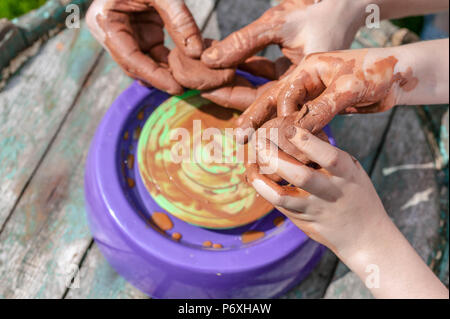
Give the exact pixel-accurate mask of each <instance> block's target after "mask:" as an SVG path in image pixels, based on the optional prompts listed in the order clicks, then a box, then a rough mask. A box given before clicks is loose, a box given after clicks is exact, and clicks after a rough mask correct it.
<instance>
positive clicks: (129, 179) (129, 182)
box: [127, 177, 136, 188]
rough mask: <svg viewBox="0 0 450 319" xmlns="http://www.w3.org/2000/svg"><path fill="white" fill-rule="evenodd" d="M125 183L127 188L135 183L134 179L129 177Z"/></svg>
mask: <svg viewBox="0 0 450 319" xmlns="http://www.w3.org/2000/svg"><path fill="white" fill-rule="evenodd" d="M127 184H128V187H129V188H133V187H134V186H135V185H136V183H135V181H134V179H132V178H131V177H128V178H127Z"/></svg>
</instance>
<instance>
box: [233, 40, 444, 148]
mask: <svg viewBox="0 0 450 319" xmlns="http://www.w3.org/2000/svg"><path fill="white" fill-rule="evenodd" d="M433 52H434V53H433ZM436 52H439V54H436ZM429 56H433V57H434V59H433V61H431V60H430V59H429ZM447 68H448V39H445V40H435V41H428V42H422V43H417V44H411V45H405V46H401V47H394V48H380V49H361V50H350V51H337V52H329V53H317V54H312V55H309V56H308V57H306V58H305V59H304V60H303V61H302V63H301V64H300V65H299V66H298V67H297V68H296V69H295V70H294V71H292V72H291V73H290V74H289V76H287V77H286V78H284V79H282V80H280V81H278V83H277V84H276V85H273V86H272V87H271V88H270V89H269V90H267V91H266V92H264V94H262V95H261V96H260V97H259V98H258V99H257V100H256V101H255V102H254V103H253V104H252V105H251V106H250V107H249V108H248V109H247V110H246V111H245V112H244V113H243V114H242V115H241V117H240V118H239V119H238V121H237V124H238V127H240V128H241V129H243V131H246V129H249V128H253V129H256V128H258V127H260V126H261V125H263V124H264V123H265V122H266V121H269V120H270V119H272V118H273V117H274V116H275V115H276V116H278V117H281V118H285V119H286V120H287V122H289V123H290V124H294V125H297V126H299V127H302V128H304V129H307V130H309V131H310V132H312V133H313V134H317V133H318V132H320V130H321V129H322V128H323V127H324V126H325V125H326V124H327V123H328V122H329V121H330V120H331V119H332V118H333V117H334V116H335V115H336V114H338V113H371V112H380V111H385V110H388V109H390V108H391V107H393V106H394V105H397V104H413V105H415V104H421V103H426V104H438V103H446V101H448V86H447V84H448V70H447ZM277 121H278V122H279V125H277V127H283V126H285V125H284V124H282V123H283V120H281V119H278V120H277ZM242 135H244V134H242ZM241 138H242V139H243V140H245V137H244V136H241ZM279 146H280V147H281V148H282V149H284V148H283V145H281V144H280V145H279Z"/></svg>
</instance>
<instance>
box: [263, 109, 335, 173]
mask: <svg viewBox="0 0 450 319" xmlns="http://www.w3.org/2000/svg"><path fill="white" fill-rule="evenodd" d="M303 116H304V115H303V114H302V113H301V112H295V113H293V114H291V115H288V116H285V117H277V118H274V119H272V120H270V121H267V122H266V123H265V124H264V125H263V126H262V127H261V128H265V129H266V130H269V129H274V128H276V129H278V141H277V143H276V141H272V142H273V143H274V144H276V145H277V146H278V147H279V148H280V149H281V150H282V151H284V152H285V153H286V154H288V155H290V156H292V157H293V158H295V159H296V160H298V161H300V162H301V163H303V164H310V163H311V161H310V160H309V159H308V157H306V155H304V154H303V153H302V152H301V151H300V150H299V149H298V148H297V147H296V146H295V145H294V144H292V143H291V142H290V141H289V139H288V138H289V136H290V135H291V134H292V132H291V131H290V130H291V129H292V126H298V127H301V128H304V129H310V128H311V127H304V126H303V125H302V124H303V122H302V119H303ZM257 132H258V131H257ZM257 134H258V133H257ZM315 135H316V136H317V137H319V138H320V139H321V140H323V141H325V142H328V143H329V140H328V136H327V135H326V134H325V132H323V131H322V130H321V131H319V132H318V133H316V134H315ZM280 154H281V153H280ZM285 160H287V159H285Z"/></svg>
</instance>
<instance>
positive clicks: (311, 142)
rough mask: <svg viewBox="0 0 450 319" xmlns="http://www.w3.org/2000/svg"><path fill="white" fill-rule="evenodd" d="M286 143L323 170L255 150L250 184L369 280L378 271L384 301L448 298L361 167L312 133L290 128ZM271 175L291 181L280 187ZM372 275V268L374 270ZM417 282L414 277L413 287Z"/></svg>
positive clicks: (262, 146) (378, 293) (265, 148)
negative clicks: (388, 299)
mask: <svg viewBox="0 0 450 319" xmlns="http://www.w3.org/2000/svg"><path fill="white" fill-rule="evenodd" d="M286 138H287V139H289V141H290V142H291V143H292V144H293V145H295V147H297V148H298V150H299V151H301V153H302V154H305V155H306V156H307V157H308V158H309V159H310V160H311V161H312V162H315V163H317V164H319V165H320V166H321V167H322V168H321V169H313V168H311V167H309V166H306V165H303V164H301V163H300V162H299V161H297V159H296V158H294V157H292V156H289V155H287V154H285V153H283V152H278V154H276V153H274V152H272V151H271V148H273V147H274V146H271V145H270V142H269V144H267V143H264V142H263V143H258V144H257V157H258V163H259V165H258V164H251V165H252V167H250V169H248V174H247V175H248V181H249V183H251V185H252V186H253V187H254V188H255V189H256V191H257V192H258V193H259V194H260V195H261V196H262V197H264V198H265V199H266V200H268V201H269V202H271V203H272V204H273V205H274V206H276V207H277V208H278V209H279V210H280V211H281V212H282V213H284V214H285V215H286V216H287V217H288V218H289V219H290V220H291V221H292V222H293V223H294V224H295V225H297V226H298V227H299V228H300V229H301V230H303V232H305V233H306V234H307V235H308V236H309V237H311V238H312V239H314V240H316V241H318V242H320V243H322V244H324V245H326V246H327V247H328V248H330V249H331V250H332V251H333V252H334V253H335V254H336V255H337V256H338V257H339V258H340V259H341V260H342V261H343V262H344V263H345V264H346V265H347V266H348V267H350V269H351V270H352V271H354V272H355V273H356V274H357V275H358V276H359V277H360V278H361V280H363V282H367V281H366V280H367V278H368V277H369V276H370V275H371V274H372V271H369V272H368V271H367V269H368V268H367V267H369V266H373V265H376V266H377V267H378V268H377V269H378V272H377V273H379V274H381V276H380V279H379V280H380V282H379V285H378V286H375V287H368V288H371V292H372V293H373V294H374V296H375V297H378V298H448V290H447V289H446V288H445V286H444V285H443V284H442V283H441V282H440V280H439V279H438V278H437V277H436V276H435V275H434V274H433V272H432V271H431V270H430V269H429V268H428V266H427V265H426V264H425V263H424V262H423V260H422V259H421V258H420V256H419V255H417V253H416V252H415V251H414V249H413V248H412V247H411V245H409V243H408V241H407V240H406V239H405V238H404V237H403V235H402V234H401V233H400V231H399V230H398V229H397V228H396V227H395V225H394V224H393V223H392V221H391V220H390V218H389V216H388V215H387V214H386V211H385V209H384V207H383V204H382V203H381V200H380V198H379V197H378V195H377V193H376V191H375V188H374V187H373V185H372V183H371V181H370V178H369V177H368V176H367V174H366V172H365V171H364V169H363V168H362V167H361V165H360V164H359V162H358V161H357V160H356V159H355V158H353V157H352V156H350V155H349V154H347V153H346V152H343V151H341V150H339V149H338V148H335V147H333V146H332V145H330V144H328V143H326V142H324V141H322V140H321V139H319V138H317V137H316V136H314V135H312V134H311V133H309V132H308V131H306V130H303V129H301V128H299V127H296V126H291V127H290V128H289V129H288V130H287V131H286ZM259 168H261V171H264V169H265V170H267V169H270V171H271V172H275V173H276V174H277V175H279V176H281V177H282V178H283V179H284V180H285V181H287V182H289V183H290V185H289V186H281V185H279V184H277V183H276V182H275V181H273V180H272V179H271V178H269V177H268V175H264V174H262V173H260V170H259ZM371 270H372V269H371ZM411 278H414V280H413V281H411Z"/></svg>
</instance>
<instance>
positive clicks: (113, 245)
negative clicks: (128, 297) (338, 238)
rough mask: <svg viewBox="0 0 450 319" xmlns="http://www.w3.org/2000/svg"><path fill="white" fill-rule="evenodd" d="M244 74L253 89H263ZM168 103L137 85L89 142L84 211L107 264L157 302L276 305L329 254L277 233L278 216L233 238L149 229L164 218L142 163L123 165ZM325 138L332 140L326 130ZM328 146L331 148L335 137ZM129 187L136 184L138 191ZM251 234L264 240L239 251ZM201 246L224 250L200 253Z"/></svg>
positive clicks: (185, 228) (181, 228)
mask: <svg viewBox="0 0 450 319" xmlns="http://www.w3.org/2000/svg"><path fill="white" fill-rule="evenodd" d="M238 72H239V71H238ZM239 74H241V75H243V76H245V77H246V78H247V79H248V80H250V81H251V82H252V83H254V84H258V85H259V84H262V83H265V82H266V80H264V79H261V78H257V77H254V76H251V75H249V74H247V73H244V72H239ZM168 97H169V95H167V94H166V93H164V92H161V91H159V90H157V89H154V88H147V87H143V86H141V85H139V84H138V83H136V82H135V83H133V84H132V85H131V86H130V87H129V88H127V89H126V90H125V91H124V92H123V93H122V94H121V95H120V96H119V97H118V98H117V99H116V100H115V101H114V103H113V104H112V106H111V107H110V109H109V110H108V112H107V113H106V115H105V116H104V118H103V120H102V122H101V123H100V126H99V127H98V129H97V132H96V134H95V136H94V139H93V141H92V144H91V147H90V150H89V155H88V158H87V163H86V172H85V196H86V208H87V216H88V221H89V225H90V229H91V232H92V234H93V237H94V239H95V241H96V243H97V245H98V247H99V248H100V250H101V252H102V253H103V255H104V256H105V258H106V259H107V260H108V262H109V263H110V264H111V265H112V266H113V268H114V269H115V270H116V271H117V272H118V273H119V274H121V275H122V276H123V277H125V278H126V279H127V280H128V281H129V282H130V283H131V284H133V285H134V286H135V287H137V288H139V289H140V290H141V291H143V292H144V293H146V294H148V295H149V296H151V297H155V298H272V297H275V296H278V295H280V294H282V293H283V292H285V291H286V290H288V289H289V288H291V287H292V286H294V285H296V284H298V283H299V282H300V281H301V280H303V279H304V278H305V277H306V276H307V275H308V273H309V272H310V271H311V270H312V269H313V267H314V266H315V265H316V263H317V262H318V261H319V260H320V257H321V256H322V253H323V252H324V250H325V247H324V246H322V245H320V244H318V243H317V242H315V241H313V240H312V239H310V238H308V237H307V236H306V235H305V234H304V233H303V232H302V231H300V230H299V229H298V228H297V227H296V226H295V225H293V224H292V223H291V222H290V221H289V220H285V222H284V223H283V224H282V225H281V226H279V227H275V226H274V224H273V220H274V218H276V217H277V216H280V215H281V213H280V212H278V211H277V210H274V211H273V212H271V213H270V214H268V215H266V216H265V217H263V218H261V219H259V220H257V221H255V222H253V223H251V224H249V225H246V226H242V227H238V228H234V229H228V230H212V229H205V228H200V227H196V226H193V225H190V224H188V223H186V222H183V221H182V220H180V219H177V218H175V217H173V216H170V217H171V220H172V221H173V223H174V227H173V229H172V230H171V231H169V232H167V233H166V234H164V233H161V232H158V231H157V230H155V229H154V228H153V227H150V226H149V223H148V221H149V218H150V216H151V214H152V212H154V211H164V210H163V209H162V208H161V207H159V206H158V205H157V204H156V202H155V201H154V200H153V199H152V197H151V196H150V195H149V193H148V192H147V191H146V189H145V186H144V184H143V181H142V179H141V178H140V176H139V170H138V168H137V163H135V165H134V167H133V168H128V167H127V165H126V160H127V156H128V154H135V152H136V149H137V142H138V141H137V139H136V138H133V132H135V131H136V129H137V128H138V127H140V128H142V126H143V124H144V123H145V120H146V119H147V118H148V116H149V115H150V114H151V112H152V111H153V110H154V109H155V108H156V107H157V106H158V105H159V104H161V103H162V102H163V101H165V100H166V99H167V98H168ZM138 114H139V116H138ZM142 115H144V116H142ZM326 132H327V134H328V135H329V136H330V132H329V129H328V128H326ZM330 141H331V142H332V143H333V144H334V140H333V139H332V138H331V137H330ZM129 179H132V180H133V181H134V182H135V184H134V186H133V187H129V184H128V180H129ZM246 230H264V231H265V233H266V236H265V237H264V238H262V239H259V240H257V241H254V242H251V243H248V244H242V243H241V240H240V235H241V234H242V232H244V231H246ZM175 231H176V232H180V233H182V234H183V238H182V239H181V241H179V242H176V241H174V240H172V239H171V237H170V235H171V233H173V232H175ZM204 240H210V241H212V242H215V243H221V244H222V245H223V248H222V249H208V248H205V247H202V242H203V241H204Z"/></svg>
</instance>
